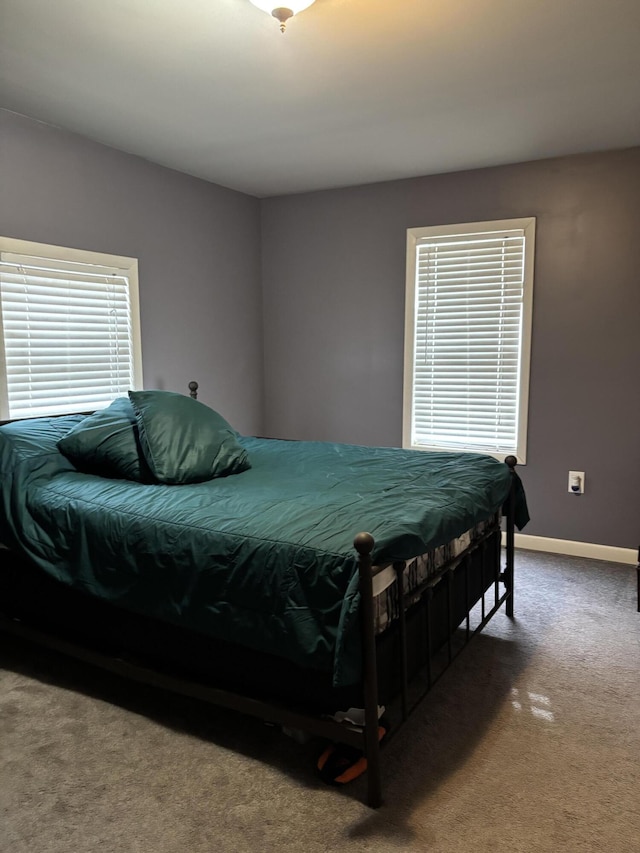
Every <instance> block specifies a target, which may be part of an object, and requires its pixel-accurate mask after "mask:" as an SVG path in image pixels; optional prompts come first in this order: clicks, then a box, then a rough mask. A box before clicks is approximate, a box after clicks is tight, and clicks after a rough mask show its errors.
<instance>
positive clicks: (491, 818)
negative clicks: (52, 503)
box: [0, 552, 640, 853]
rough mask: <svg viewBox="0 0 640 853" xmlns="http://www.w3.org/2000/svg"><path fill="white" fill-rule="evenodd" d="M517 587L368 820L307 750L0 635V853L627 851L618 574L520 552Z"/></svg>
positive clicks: (432, 700)
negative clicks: (512, 605) (320, 773)
mask: <svg viewBox="0 0 640 853" xmlns="http://www.w3.org/2000/svg"><path fill="white" fill-rule="evenodd" d="M516 592H517V597H516V614H517V619H516V621H515V622H513V623H511V622H510V621H509V620H507V618H506V617H505V616H504V614H503V613H500V614H498V615H497V616H496V617H495V618H494V620H493V623H492V624H491V625H490V626H489V627H488V629H487V630H486V633H485V634H483V635H481V636H479V637H478V638H477V639H476V640H474V642H473V643H472V644H471V646H470V647H469V648H468V649H466V651H465V652H464V653H463V654H462V656H461V657H460V658H459V659H458V660H457V661H456V663H455V664H454V666H453V668H452V669H451V670H449V672H448V673H447V674H446V675H445V676H444V677H443V679H442V680H441V681H440V682H439V683H438V685H437V686H436V688H435V689H434V691H433V692H432V693H431V694H430V696H429V697H428V698H427V699H426V701H425V703H424V704H423V706H422V708H421V709H420V710H419V711H418V713H417V714H416V715H415V716H414V717H413V718H412V720H411V721H410V722H409V723H408V724H407V726H405V728H404V729H403V731H402V732H401V733H399V734H398V736H397V737H396V738H395V739H394V740H393V741H392V742H391V743H390V744H389V746H388V747H387V749H385V750H384V752H383V760H384V766H385V774H384V789H385V796H386V803H385V805H384V806H383V807H382V808H381V809H380V810H379V811H377V812H374V811H372V810H370V809H368V808H367V807H366V806H365V805H363V804H362V802H361V801H360V799H359V797H361V796H362V794H363V785H362V783H361V781H358V782H356V783H354V784H353V785H352V786H350V787H348V788H346V789H342V790H335V789H332V788H328V787H326V786H324V785H323V784H322V783H320V782H318V781H317V780H316V778H315V776H314V771H313V764H314V758H315V756H316V754H317V752H318V744H317V743H315V742H311V743H307V744H305V745H303V746H300V745H298V744H296V743H295V742H294V741H293V740H291V739H290V738H287V737H285V736H283V735H282V734H281V733H280V732H278V731H277V730H276V729H274V728H269V727H266V726H264V725H262V724H261V723H259V722H257V721H254V720H250V719H245V718H239V717H236V716H232V715H230V714H228V713H226V712H221V711H219V710H215V709H211V708H208V707H205V706H202V705H199V704H198V703H195V702H192V701H187V700H184V699H181V698H179V697H174V696H168V695H166V694H163V693H160V692H155V691H152V690H151V689H147V688H143V687H140V686H135V685H131V684H125V683H122V682H120V681H118V680H117V679H116V678H113V677H108V676H106V675H104V674H102V673H99V672H97V671H95V670H92V669H90V668H88V667H85V666H83V665H80V664H79V663H75V662H72V661H68V660H66V659H64V658H61V657H57V656H55V655H53V654H51V653H46V652H44V651H42V650H37V649H34V648H33V647H31V646H28V645H26V644H21V643H19V642H18V641H17V640H8V639H7V638H0V648H1V652H0V665H1V666H2V671H1V672H0V814H1V818H0V850H1V851H2V853H5V851H7V853H9V851H11V853H90V851H104V853H111V851H113V853H115V851H118V853H129V851H131V853H138V851H139V852H140V853H178V851H180V852H182V851H184V852H185V853H205V851H206V853H243V852H244V851H277V853H284V851H305V853H306V851H308V853H327V851H338V850H346V849H348V850H349V851H357V852H358V853H360V851H370V853H382V851H396V850H410V851H413V850H416V851H417V850H420V851H433V853H466V851H474V853H475V851H509V853H515V851H523V853H537V851H606V853H632V851H633V853H637V851H639V850H640V614H638V613H636V603H635V572H634V570H633V568H632V567H625V566H615V565H611V564H608V563H602V562H596V561H589V560H581V559H578V558H558V557H553V556H550V555H540V554H534V553H531V552H518V554H517V590H516Z"/></svg>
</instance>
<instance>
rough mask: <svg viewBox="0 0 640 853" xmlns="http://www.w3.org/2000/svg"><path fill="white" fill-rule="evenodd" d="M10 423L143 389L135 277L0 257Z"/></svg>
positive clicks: (103, 269)
mask: <svg viewBox="0 0 640 853" xmlns="http://www.w3.org/2000/svg"><path fill="white" fill-rule="evenodd" d="M0 301H1V303H2V314H1V320H0V322H1V325H2V341H3V346H4V383H3V385H4V388H3V391H4V395H3V396H4V398H5V399H4V400H3V401H2V403H3V405H2V408H3V409H4V410H5V411H6V415H7V416H8V417H10V418H21V417H32V416H33V417H35V416H39V415H50V414H59V413H64V412H80V411H90V410H93V409H98V408H102V407H104V406H106V405H107V404H108V403H110V402H111V401H112V400H113V399H115V397H118V396H121V395H123V394H126V393H127V390H128V389H129V388H134V387H137V381H136V380H137V377H136V375H135V373H136V371H135V361H136V359H135V357H134V339H133V328H132V305H131V294H130V281H129V272H128V270H126V269H119V268H116V267H109V266H102V265H100V264H92V263H84V262H73V261H68V260H60V259H57V258H47V257H37V256H34V255H23V254H19V253H14V252H1V253H0Z"/></svg>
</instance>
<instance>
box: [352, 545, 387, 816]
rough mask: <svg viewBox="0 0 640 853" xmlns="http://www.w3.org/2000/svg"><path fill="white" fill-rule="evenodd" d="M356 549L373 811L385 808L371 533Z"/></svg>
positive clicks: (366, 729) (370, 792)
mask: <svg viewBox="0 0 640 853" xmlns="http://www.w3.org/2000/svg"><path fill="white" fill-rule="evenodd" d="M353 545H354V547H355V549H356V551H357V552H358V573H359V578H360V620H361V628H362V679H363V692H364V723H365V727H364V747H365V755H366V758H367V801H368V803H369V805H370V806H371V807H372V808H374V809H377V808H378V807H379V806H380V805H381V804H382V779H381V775H380V741H379V738H378V666H377V662H376V635H375V624H374V619H373V577H372V575H371V552H372V551H373V545H374V540H373V536H371V534H370V533H358V535H357V536H356V538H355V540H354V543H353Z"/></svg>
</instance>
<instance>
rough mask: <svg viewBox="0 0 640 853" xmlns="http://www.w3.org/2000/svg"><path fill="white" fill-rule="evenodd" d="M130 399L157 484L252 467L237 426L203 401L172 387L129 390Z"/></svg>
mask: <svg viewBox="0 0 640 853" xmlns="http://www.w3.org/2000/svg"><path fill="white" fill-rule="evenodd" d="M129 399H130V400H131V403H132V405H133V409H134V411H135V413H136V420H137V423H138V432H139V435H140V447H141V449H142V453H143V454H144V458H145V459H146V462H147V465H148V466H149V468H150V469H151V473H152V474H153V476H154V477H155V479H156V480H157V481H158V482H159V483H172V484H180V483H200V482H202V481H204V480H211V479H213V478H214V477H224V476H226V475H227V474H238V473H240V471H244V470H246V469H247V468H250V467H251V466H250V464H249V460H248V458H247V451H246V450H245V449H244V448H243V447H242V445H241V444H240V443H239V442H238V439H237V438H236V435H237V434H236V431H235V430H234V429H233V428H232V427H231V426H229V424H228V423H227V421H225V419H224V418H223V417H222V415H219V414H218V413H217V412H215V411H214V410H213V409H210V408H209V407H208V406H205V405H204V403H200V402H198V400H194V399H192V398H191V397H185V396H183V395H182V394H176V393H174V392H173V391H129Z"/></svg>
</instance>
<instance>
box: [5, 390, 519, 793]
mask: <svg viewBox="0 0 640 853" xmlns="http://www.w3.org/2000/svg"><path fill="white" fill-rule="evenodd" d="M190 388H191V394H190V396H189V397H187V396H183V395H178V394H171V393H170V392H132V394H131V395H130V397H131V399H130V400H127V399H126V398H125V399H123V400H120V401H116V403H114V404H113V407H110V411H111V413H112V414H111V420H109V417H110V415H109V414H108V413H107V414H106V415H105V414H100V413H96V414H95V415H89V416H84V415H65V416H60V417H55V418H41V419H33V420H27V421H19V422H14V423H7V424H5V425H3V426H1V427H0V467H1V474H2V482H1V484H0V501H1V504H0V542H2V545H3V548H2V550H1V551H0V628H2V629H4V630H7V631H12V632H13V633H17V634H21V635H23V636H27V637H31V638H35V639H37V640H42V641H46V642H48V643H49V644H50V645H53V646H54V647H55V648H58V649H59V650H61V651H63V652H67V653H70V654H75V655H76V656H80V657H83V658H85V659H87V660H90V661H92V662H94V663H98V664H100V665H102V666H106V667H108V668H110V669H112V670H115V671H116V672H120V673H122V674H124V675H128V676H131V677H135V678H138V679H141V680H144V681H148V682H150V683H154V684H158V685H160V686H163V687H168V688H170V689H174V690H178V691H180V692H183V693H186V694H188V695H193V696H198V697H200V698H203V699H205V700H207V701H211V702H214V703H216V704H220V705H223V706H225V707H229V708H234V709H237V710H239V711H241V712H244V713H249V714H253V715H255V716H258V717H262V718H263V719H265V720H269V721H273V722H276V723H279V724H281V725H282V726H283V727H285V728H287V729H289V730H296V731H297V730H302V731H306V732H310V733H311V734H314V735H320V736H322V737H325V738H328V739H329V740H331V741H334V742H337V743H343V744H347V745H350V746H354V747H361V748H362V750H363V753H364V755H365V757H366V761H367V766H368V773H367V785H368V793H367V797H368V802H369V803H370V805H372V806H378V805H379V804H380V802H381V800H382V792H381V772H380V745H379V734H378V733H379V717H380V713H381V711H382V709H383V708H387V713H390V708H391V707H392V706H393V707H394V708H395V707H397V721H396V722H394V727H393V729H392V731H395V730H397V726H398V724H399V722H400V721H401V720H403V719H406V717H407V716H408V714H409V713H410V711H411V709H412V707H414V706H415V705H416V704H417V703H418V702H419V701H420V700H421V698H422V696H423V695H424V693H426V692H427V691H428V689H429V688H430V687H431V686H432V684H433V683H434V682H435V680H436V678H437V677H438V672H439V671H438V672H436V661H440V660H443V659H444V661H445V665H446V664H447V663H449V662H451V660H452V659H453V657H454V652H455V648H456V647H457V646H456V644H457V642H458V639H459V638H460V636H462V638H463V641H466V640H468V639H470V638H471V636H472V635H473V633H474V632H475V631H477V630H481V629H482V627H484V625H485V624H486V622H487V621H488V619H490V618H491V617H492V616H493V615H494V613H495V612H496V611H497V610H498V608H499V607H501V606H502V605H503V604H505V606H506V610H507V614H509V615H512V614H513V531H514V524H515V523H516V522H517V523H518V526H523V524H524V523H526V520H527V514H526V501H525V499H524V493H523V490H522V485H521V483H520V481H519V478H518V477H517V475H516V474H515V470H514V468H515V459H514V458H513V457H510V458H509V459H508V460H507V464H504V463H501V462H498V461H496V460H495V459H493V458H492V457H489V456H486V455H479V454H451V453H422V452H418V451H405V450H401V449H398V448H367V447H360V446H351V445H344V444H332V443H327V442H298V441H281V440H277V439H267V438H257V437H250V436H240V435H238V434H237V433H236V432H235V430H233V428H232V427H230V426H229V425H228V424H227V422H226V421H224V419H223V418H221V416H219V415H217V413H213V415H211V414H210V413H211V412H212V410H211V409H208V407H206V406H203V405H202V404H201V403H199V402H198V401H197V400H196V399H195V397H196V391H197V386H195V383H192V385H191V386H190ZM96 417H97V421H95V423H98V424H99V428H97V427H95V426H93V424H94V422H93V421H92V420H91V418H96ZM105 420H106V424H107V429H106V431H105V429H104V423H105ZM100 430H102V432H101V431H100ZM207 430H210V431H211V432H207ZM96 431H97V432H96ZM96 434H97V438H96ZM221 434H223V438H222V439H220V435H221ZM105 435H106V436H107V438H106V439H105V437H104V436H105ZM210 436H215V442H218V443H219V444H220V446H219V447H218V446H217V445H216V448H215V453H213V452H211V451H210V450H209V449H208V448H210V447H211V446H213V443H215V442H214V439H211V440H210ZM132 437H133V442H132ZM87 442H88V444H89V445H90V446H89V449H88V450H87ZM124 444H126V451H127V452H126V453H125V452H124V451H123V446H124ZM78 447H80V451H82V453H80V456H78V455H77V454H78V452H79V451H78ZM114 447H115V462H114ZM83 454H84V455H83ZM114 464H115V469H114V467H113V466H114ZM185 471H187V474H185ZM503 508H504V510H505V511H506V513H507V521H506V536H507V552H506V561H505V565H504V567H502V556H501V538H502V531H501V516H502V512H503ZM364 531H367V532H364ZM474 608H475V611H476V612H479V616H478V618H477V624H475V625H472V621H471V616H470V614H471V612H472V611H473V610H474ZM437 665H438V666H440V664H439V663H438V664H437ZM416 680H417V682H418V683H419V685H420V686H419V688H417V689H416V686H415V685H416ZM385 740H386V738H385Z"/></svg>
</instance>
